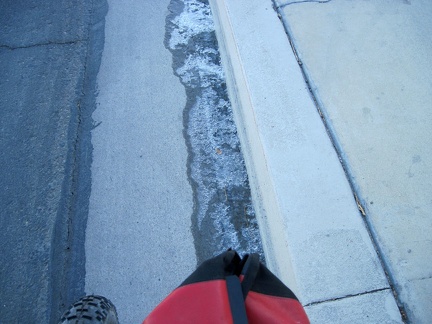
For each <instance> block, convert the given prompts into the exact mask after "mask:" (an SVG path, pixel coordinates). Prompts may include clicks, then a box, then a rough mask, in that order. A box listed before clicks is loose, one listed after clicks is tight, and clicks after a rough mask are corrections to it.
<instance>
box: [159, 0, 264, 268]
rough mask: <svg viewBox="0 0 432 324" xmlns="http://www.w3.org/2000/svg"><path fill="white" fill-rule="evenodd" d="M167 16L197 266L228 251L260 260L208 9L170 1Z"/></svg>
mask: <svg viewBox="0 0 432 324" xmlns="http://www.w3.org/2000/svg"><path fill="white" fill-rule="evenodd" d="M168 10H169V14H168V16H167V19H166V33H165V47H166V48H167V49H168V50H169V51H170V52H171V53H172V55H173V64H172V67H173V70H174V74H175V75H176V76H177V77H179V79H180V82H181V83H182V84H183V85H184V87H185V90H186V95H187V103H186V107H185V109H184V113H183V123H184V132H183V133H184V137H185V141H186V144H187V147H188V178H189V181H190V183H191V186H192V189H193V193H194V211H193V215H192V232H193V235H194V241H195V248H196V254H197V261H198V264H199V263H201V262H202V261H204V260H206V259H208V258H210V257H212V256H214V255H217V254H219V253H220V252H222V251H224V250H226V249H228V248H233V249H236V250H237V251H238V252H239V253H240V254H245V253H258V254H259V255H260V256H261V259H262V260H263V259H264V254H263V250H262V244H261V238H260V234H259V229H258V224H257V221H256V217H255V212H254V209H253V206H252V201H251V194H250V188H249V182H248V176H247V172H246V167H245V163H244V160H243V155H242V153H241V147H240V142H239V139H238V137H237V129H236V125H235V123H234V120H233V114H232V108H231V104H230V102H229V99H228V94H227V89H226V84H225V76H224V73H223V69H222V66H221V62H220V55H219V51H218V44H217V40H216V34H215V27H214V24H213V18H212V14H211V11H210V6H209V4H208V2H207V1H205V0H201V1H200V0H172V1H171V2H170V4H169V6H168Z"/></svg>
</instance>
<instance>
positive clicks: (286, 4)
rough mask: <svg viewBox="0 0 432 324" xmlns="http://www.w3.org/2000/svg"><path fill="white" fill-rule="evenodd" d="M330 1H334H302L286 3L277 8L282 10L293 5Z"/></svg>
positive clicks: (327, 1) (327, 0) (326, 0)
mask: <svg viewBox="0 0 432 324" xmlns="http://www.w3.org/2000/svg"><path fill="white" fill-rule="evenodd" d="M330 1H332V0H300V1H293V2H288V3H285V4H283V5H280V6H279V7H277V8H278V9H282V8H285V7H287V6H290V5H293V4H299V3H329V2H330Z"/></svg>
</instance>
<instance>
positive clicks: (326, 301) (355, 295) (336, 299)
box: [303, 287, 391, 307]
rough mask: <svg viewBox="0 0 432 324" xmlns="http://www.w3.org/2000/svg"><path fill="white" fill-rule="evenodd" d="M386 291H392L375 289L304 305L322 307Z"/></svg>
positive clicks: (387, 288)
mask: <svg viewBox="0 0 432 324" xmlns="http://www.w3.org/2000/svg"><path fill="white" fill-rule="evenodd" d="M385 290H391V288H390V287H385V288H379V289H373V290H369V291H365V292H362V293H358V294H349V295H346V296H343V297H336V298H331V299H326V300H318V301H315V302H311V303H309V304H306V305H303V307H309V306H315V305H320V304H323V303H329V302H333V301H338V300H342V299H346V298H353V297H357V296H364V295H369V294H374V293H377V292H380V291H385Z"/></svg>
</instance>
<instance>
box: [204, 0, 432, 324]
mask: <svg viewBox="0 0 432 324" xmlns="http://www.w3.org/2000/svg"><path fill="white" fill-rule="evenodd" d="M210 3H211V5H212V10H213V14H214V16H215V20H216V21H217V25H218V27H217V33H218V40H219V44H220V47H221V52H222V58H223V63H224V66H225V69H226V74H227V83H228V86H229V90H230V97H231V98H230V99H231V101H232V104H233V107H234V110H235V114H236V119H237V124H238V129H239V133H240V137H241V140H242V148H243V151H244V154H245V158H246V160H247V167H248V173H249V176H250V183H251V187H252V190H253V196H254V201H255V207H256V211H257V215H258V217H259V222H260V228H261V234H262V237H263V244H264V250H265V253H266V257H267V262H268V265H269V267H270V268H271V269H272V270H273V271H274V272H275V273H276V274H277V275H279V277H281V278H282V279H283V281H284V282H285V283H287V284H288V285H289V286H290V287H291V288H292V289H293V290H294V291H295V292H296V293H297V295H298V296H299V298H300V300H301V302H302V303H303V305H305V307H306V310H307V312H308V314H309V316H310V319H311V321H312V322H317V323H318V322H319V323H326V322H332V323H334V322H337V323H346V322H348V321H349V322H355V323H365V322H367V323H398V322H402V321H407V322H415V323H427V322H429V321H430V319H431V318H432V313H431V310H432V307H431V306H432V305H431V302H430V298H429V294H430V292H431V291H432V280H431V275H432V273H431V271H432V270H431V268H430V264H431V263H432V262H431V261H432V260H431V253H430V252H429V253H428V251H430V250H431V240H430V237H431V228H432V226H431V225H432V224H431V222H432V217H431V213H430V212H429V211H430V210H431V207H432V206H431V204H432V201H431V199H430V197H431V196H432V195H431V191H432V190H431V188H430V185H429V184H430V183H431V180H432V179H431V178H432V174H431V171H430V170H431V168H430V165H431V163H430V157H431V156H432V154H431V153H432V152H431V147H430V145H427V143H426V142H427V140H428V139H431V137H432V136H431V135H432V134H431V129H430V125H431V121H432V115H431V110H430V108H431V107H430V106H431V104H430V102H432V100H431V99H432V91H431V85H432V77H431V76H430V73H428V70H427V68H425V67H428V66H430V63H431V57H432V56H431V54H432V48H431V46H432V45H431V44H432V42H431V40H430V38H431V36H430V35H431V32H432V22H431V21H430V19H429V18H428V17H430V15H431V13H432V4H430V3H429V2H426V1H418V2H416V3H415V4H411V3H410V1H401V2H400V3H397V4H395V3H393V2H390V1H384V0H382V1H375V2H364V1H362V2H352V1H315V2H314V1H276V2H272V1H270V0H268V1H262V0H252V1H251V0H249V1H243V0H239V1H226V0H221V1H215V0H211V1H210ZM428 63H429V64H428Z"/></svg>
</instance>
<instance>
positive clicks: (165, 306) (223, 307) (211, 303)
mask: <svg viewBox="0 0 432 324" xmlns="http://www.w3.org/2000/svg"><path fill="white" fill-rule="evenodd" d="M232 322H233V320H232V317H231V309H230V305H229V300H228V292H227V288H226V282H225V280H224V279H222V280H212V281H205V282H199V283H194V284H190V285H186V286H182V287H179V288H177V289H176V290H174V291H173V292H172V293H171V294H170V295H169V296H168V297H167V298H165V300H164V301H162V302H161V303H160V304H159V305H158V306H157V307H156V308H155V309H154V310H153V311H152V312H151V313H150V315H149V316H148V317H147V318H146V319H145V320H144V322H143V324H151V323H157V324H161V323H232Z"/></svg>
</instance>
